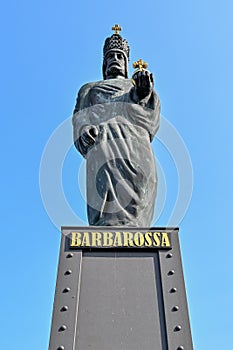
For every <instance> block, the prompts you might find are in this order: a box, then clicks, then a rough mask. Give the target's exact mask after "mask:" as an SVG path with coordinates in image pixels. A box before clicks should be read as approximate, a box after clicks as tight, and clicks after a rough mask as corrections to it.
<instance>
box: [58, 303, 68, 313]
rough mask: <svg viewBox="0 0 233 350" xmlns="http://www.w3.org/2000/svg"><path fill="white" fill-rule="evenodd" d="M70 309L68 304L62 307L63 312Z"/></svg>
mask: <svg viewBox="0 0 233 350" xmlns="http://www.w3.org/2000/svg"><path fill="white" fill-rule="evenodd" d="M68 309H69V308H68V306H66V305H65V306H62V308H61V310H60V311H61V312H64V311H67V310H68Z"/></svg>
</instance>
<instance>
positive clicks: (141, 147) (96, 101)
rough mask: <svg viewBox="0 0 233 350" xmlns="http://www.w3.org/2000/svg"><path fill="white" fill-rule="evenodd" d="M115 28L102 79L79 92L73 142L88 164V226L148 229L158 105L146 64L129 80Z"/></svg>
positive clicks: (153, 194)
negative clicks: (153, 145)
mask: <svg viewBox="0 0 233 350" xmlns="http://www.w3.org/2000/svg"><path fill="white" fill-rule="evenodd" d="M113 30H115V33H114V34H113V35H112V36H111V37H109V38H107V39H106V40H105V44H104V49H103V55H104V57H103V80H100V81H97V82H91V83H88V84H85V85H84V86H82V87H81V89H80V90H79V93H78V97H77V102H76V106H75V109H74V113H73V130H74V144H75V146H76V148H77V149H78V151H79V152H80V153H81V154H82V155H83V156H84V157H85V158H86V161H87V163H86V169H87V170H86V174H87V176H86V177H87V186H86V191H87V214H88V221H89V224H90V225H93V226H132V227H139V226H140V227H148V226H150V224H151V221H152V219H153V214H154V203H155V197H156V192H157V174H156V167H155V160H154V155H153V151H152V147H151V142H152V140H153V138H154V136H155V134H156V132H157V130H158V128H159V118H160V102H159V98H158V95H157V94H156V92H155V91H154V81H153V75H152V73H150V72H149V71H148V70H146V69H145V68H146V67H147V66H146V65H145V64H144V63H143V61H142V60H139V61H138V62H137V63H135V65H134V67H137V68H139V69H138V70H137V71H136V72H135V73H134V74H133V78H132V79H129V78H128V60H129V45H128V43H127V41H126V40H125V39H124V38H122V36H121V35H120V34H119V30H121V28H120V27H119V26H118V25H115V26H114V27H113Z"/></svg>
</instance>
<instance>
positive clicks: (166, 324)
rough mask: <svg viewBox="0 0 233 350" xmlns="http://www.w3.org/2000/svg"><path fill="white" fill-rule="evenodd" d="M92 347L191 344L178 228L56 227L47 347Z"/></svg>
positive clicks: (178, 349) (124, 349)
mask: <svg viewBox="0 0 233 350" xmlns="http://www.w3.org/2000/svg"><path fill="white" fill-rule="evenodd" d="M91 349H93V350H141V349H143V350H153V349H154V350H173V349H174V350H182V349H188V350H192V349H193V347H192V339H191V332H190V326H189V317H188V308H187V301H186V293H185V286H184V279H183V272H182V264H181V256H180V248H179V239H178V229H177V228H166V229H164V228H148V229H145V228H143V229H140V228H128V227H63V228H62V239H61V248H60V258H59V267H58V276H57V285H56V293H55V301H54V310H53V320H52V330H51V337H50V345H49V350H91Z"/></svg>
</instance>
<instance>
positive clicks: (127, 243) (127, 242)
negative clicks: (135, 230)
mask: <svg viewBox="0 0 233 350" xmlns="http://www.w3.org/2000/svg"><path fill="white" fill-rule="evenodd" d="M123 235H124V247H133V246H134V243H133V234H132V233H131V232H123Z"/></svg>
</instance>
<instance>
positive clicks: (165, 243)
mask: <svg viewBox="0 0 233 350" xmlns="http://www.w3.org/2000/svg"><path fill="white" fill-rule="evenodd" d="M161 245H162V247H171V243H170V240H169V237H168V234H167V232H162V244H161Z"/></svg>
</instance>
